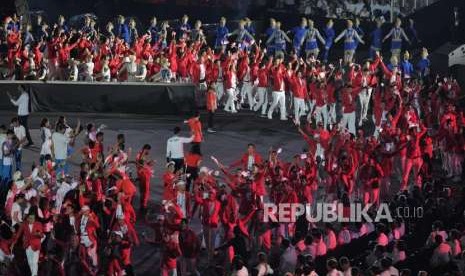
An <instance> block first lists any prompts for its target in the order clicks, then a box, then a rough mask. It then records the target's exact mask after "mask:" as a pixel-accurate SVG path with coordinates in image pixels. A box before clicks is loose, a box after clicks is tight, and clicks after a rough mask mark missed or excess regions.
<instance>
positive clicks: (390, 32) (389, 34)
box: [383, 28, 394, 42]
mask: <svg viewBox="0 0 465 276" xmlns="http://www.w3.org/2000/svg"><path fill="white" fill-rule="evenodd" d="M393 33H394V28H392V29H391V30H390V31H389V33H388V34H387V35H386V36H385V37H384V38H383V42H384V41H386V39H388V38H390V37H391V36H392V34H393Z"/></svg>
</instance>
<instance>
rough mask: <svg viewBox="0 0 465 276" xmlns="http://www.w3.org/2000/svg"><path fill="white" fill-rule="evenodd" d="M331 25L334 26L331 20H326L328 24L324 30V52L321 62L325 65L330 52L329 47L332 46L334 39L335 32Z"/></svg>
mask: <svg viewBox="0 0 465 276" xmlns="http://www.w3.org/2000/svg"><path fill="white" fill-rule="evenodd" d="M333 25H334V22H333V20H332V19H330V20H328V22H327V23H326V28H325V30H324V32H325V52H324V54H323V61H324V62H325V63H326V62H328V58H329V51H330V50H331V47H332V46H333V42H334V38H335V37H336V32H335V31H334V28H333Z"/></svg>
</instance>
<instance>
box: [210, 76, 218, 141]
mask: <svg viewBox="0 0 465 276" xmlns="http://www.w3.org/2000/svg"><path fill="white" fill-rule="evenodd" d="M217 109H218V101H217V98H216V91H215V89H214V86H213V84H209V86H208V90H207V111H208V129H207V132H208V133H215V131H214V130H213V116H214V115H215V112H216V110H217Z"/></svg>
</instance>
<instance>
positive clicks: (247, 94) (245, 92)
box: [241, 81, 255, 110]
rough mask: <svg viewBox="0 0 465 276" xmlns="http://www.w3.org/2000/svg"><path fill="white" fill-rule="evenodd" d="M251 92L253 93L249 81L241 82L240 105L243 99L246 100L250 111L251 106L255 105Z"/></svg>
mask: <svg viewBox="0 0 465 276" xmlns="http://www.w3.org/2000/svg"><path fill="white" fill-rule="evenodd" d="M252 92H253V85H252V83H251V82H250V81H248V82H243V83H242V88H241V103H244V102H245V98H247V102H248V104H249V106H250V110H252V108H253V105H254V103H255V101H254V98H253V94H252Z"/></svg>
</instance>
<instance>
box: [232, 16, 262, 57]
mask: <svg viewBox="0 0 465 276" xmlns="http://www.w3.org/2000/svg"><path fill="white" fill-rule="evenodd" d="M230 36H236V44H237V46H238V48H239V49H241V50H244V49H245V47H246V43H245V40H246V38H248V39H249V41H251V44H254V43H255V39H254V37H253V36H252V35H251V34H250V33H249V32H248V31H247V30H246V29H245V22H244V21H243V20H241V21H239V27H238V28H237V29H236V30H234V31H233V32H232V33H229V34H227V37H230Z"/></svg>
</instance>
